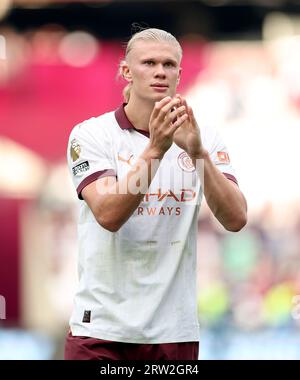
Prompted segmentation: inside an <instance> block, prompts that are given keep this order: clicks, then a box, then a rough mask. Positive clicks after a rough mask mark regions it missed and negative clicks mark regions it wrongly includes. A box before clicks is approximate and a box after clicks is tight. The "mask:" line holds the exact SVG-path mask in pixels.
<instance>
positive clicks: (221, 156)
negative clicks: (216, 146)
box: [217, 152, 230, 164]
mask: <svg viewBox="0 0 300 380" xmlns="http://www.w3.org/2000/svg"><path fill="white" fill-rule="evenodd" d="M217 156H218V161H219V162H221V163H222V164H229V163H230V158H229V155H228V153H227V152H217Z"/></svg>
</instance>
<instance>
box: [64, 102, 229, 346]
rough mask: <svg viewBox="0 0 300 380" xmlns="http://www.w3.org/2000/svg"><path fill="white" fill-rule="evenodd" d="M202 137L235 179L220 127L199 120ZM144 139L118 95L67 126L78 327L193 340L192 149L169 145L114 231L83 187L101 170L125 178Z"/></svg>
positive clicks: (123, 338) (133, 338)
mask: <svg viewBox="0 0 300 380" xmlns="http://www.w3.org/2000/svg"><path fill="white" fill-rule="evenodd" d="M201 137H202V141H203V144H204V146H205V148H206V149H207V150H208V151H209V153H210V156H211V158H212V160H213V162H214V163H215V164H216V165H217V167H218V168H219V169H220V171H222V172H223V173H224V174H225V175H226V176H227V177H228V178H229V179H230V180H233V181H235V182H236V179H235V175H234V171H233V168H232V166H231V164H230V161H229V157H228V152H227V149H226V147H225V146H224V144H223V142H222V141H221V139H220V137H219V135H218V134H217V133H216V131H214V130H213V129H210V128H203V129H201ZM148 143H149V137H148V134H147V132H143V131H137V130H136V129H135V128H134V126H133V125H132V124H131V123H130V121H129V120H128V118H127V116H126V114H125V111H124V105H123V106H121V107H120V108H118V109H117V110H116V111H115V112H109V113H106V114H104V115H101V116H99V117H96V118H91V119H89V120H87V121H85V122H83V123H81V124H79V125H77V126H76V127H74V129H73V130H72V132H71V134H70V138H69V144H68V166H69V169H70V173H71V176H72V179H73V183H74V185H75V188H76V190H77V193H78V197H79V199H81V201H80V214H79V223H78V235H79V264H78V270H79V287H78V290H77V292H76V295H75V300H74V310H73V313H72V316H71V320H70V327H71V331H72V334H73V335H74V336H89V337H94V338H99V339H105V340H111V341H119V342H129V343H172V342H189V341H198V340H199V326H198V317H197V302H196V301H197V300H196V238H197V219H198V210H199V205H200V202H201V198H202V189H201V186H200V180H199V178H198V175H197V173H196V171H195V168H194V167H193V165H192V163H191V160H190V158H189V157H188V155H187V154H186V153H185V152H184V151H183V150H182V149H180V148H179V147H178V146H177V145H176V144H173V145H172V146H171V148H170V149H169V150H168V151H167V153H166V154H165V156H164V158H163V159H162V161H161V164H160V166H159V169H158V171H157V173H156V175H155V177H154V179H153V181H152V183H151V185H150V187H149V189H148V192H147V194H146V195H145V197H144V199H143V201H142V202H141V203H140V205H139V206H138V208H137V209H136V210H135V212H134V213H133V214H132V216H131V217H130V218H129V220H128V221H127V222H126V223H125V224H124V225H123V226H122V227H121V228H120V229H119V230H118V231H117V232H110V231H108V230H106V229H104V228H103V227H102V226H100V225H99V224H98V223H97V221H96V219H95V217H94V215H93V213H92V212H91V210H90V209H89V207H88V205H87V204H86V202H85V201H84V200H82V197H81V191H82V189H83V188H84V187H85V186H87V184H89V183H91V182H92V181H95V180H96V179H97V178H100V177H103V176H116V177H117V178H118V179H122V178H123V177H124V176H125V175H126V173H127V172H128V171H129V170H130V169H131V167H132V164H133V163H134V162H135V160H136V159H137V158H138V157H139V156H140V155H141V154H142V152H143V151H144V149H145V148H146V146H147V144H148Z"/></svg>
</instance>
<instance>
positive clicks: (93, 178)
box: [77, 169, 117, 200]
mask: <svg viewBox="0 0 300 380" xmlns="http://www.w3.org/2000/svg"><path fill="white" fill-rule="evenodd" d="M116 176H117V175H116V173H115V171H114V170H112V169H106V170H101V171H99V172H95V173H93V174H91V175H89V176H88V177H86V178H85V179H84V180H83V181H82V182H81V183H80V184H79V186H78V187H77V195H78V198H79V199H81V200H83V198H82V195H81V192H82V190H83V189H84V188H85V187H86V186H87V185H89V184H90V183H92V182H94V181H96V180H97V179H99V178H103V177H116Z"/></svg>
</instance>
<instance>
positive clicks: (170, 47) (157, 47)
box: [129, 40, 180, 62]
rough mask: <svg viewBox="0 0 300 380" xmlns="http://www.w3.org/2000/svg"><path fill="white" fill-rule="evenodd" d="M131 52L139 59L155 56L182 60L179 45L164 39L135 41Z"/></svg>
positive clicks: (154, 57) (156, 57)
mask: <svg viewBox="0 0 300 380" xmlns="http://www.w3.org/2000/svg"><path fill="white" fill-rule="evenodd" d="M129 54H130V55H131V56H132V57H134V58H137V59H146V58H153V59H163V60H167V59H172V60H175V61H177V62H179V61H180V52H179V49H178V47H177V46H176V45H175V44H173V43H171V42H164V41H143V40H138V41H135V42H134V44H133V46H132V49H131V51H130V53H129Z"/></svg>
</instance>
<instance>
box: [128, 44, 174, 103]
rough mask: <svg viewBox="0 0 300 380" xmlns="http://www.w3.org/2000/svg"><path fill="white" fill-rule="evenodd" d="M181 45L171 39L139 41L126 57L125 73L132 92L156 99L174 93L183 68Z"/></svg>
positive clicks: (141, 96)
mask: <svg viewBox="0 0 300 380" xmlns="http://www.w3.org/2000/svg"><path fill="white" fill-rule="evenodd" d="M179 64H180V53H179V51H178V49H177V48H176V47H175V46H174V45H172V44H171V43H168V42H160V41H157V42H156V41H136V42H135V43H134V45H133V48H132V50H131V51H130V52H129V54H128V57H127V68H126V69H125V73H126V77H127V79H128V80H129V81H131V82H132V88H131V94H133V95H134V96H135V97H138V98H142V99H147V100H153V101H154V102H156V101H159V100H161V99H163V98H164V97H166V96H174V95H175V93H176V88H177V85H178V81H179V77H180V72H181V68H180V67H179Z"/></svg>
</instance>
